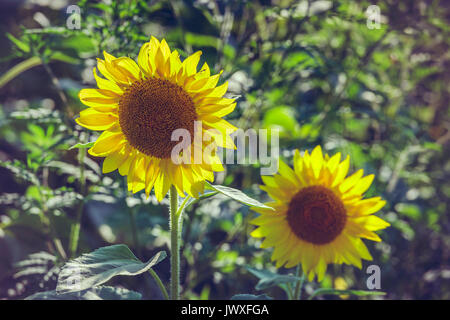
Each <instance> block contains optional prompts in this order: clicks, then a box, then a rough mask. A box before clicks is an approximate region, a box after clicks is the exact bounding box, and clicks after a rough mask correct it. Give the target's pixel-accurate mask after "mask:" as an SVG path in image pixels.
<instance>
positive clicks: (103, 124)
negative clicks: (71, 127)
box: [75, 108, 118, 130]
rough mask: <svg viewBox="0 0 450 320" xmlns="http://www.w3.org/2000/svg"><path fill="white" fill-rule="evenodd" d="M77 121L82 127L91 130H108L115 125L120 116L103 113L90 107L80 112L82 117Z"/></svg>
mask: <svg viewBox="0 0 450 320" xmlns="http://www.w3.org/2000/svg"><path fill="white" fill-rule="evenodd" d="M75 121H76V122H77V123H78V124H79V125H80V126H82V127H85V128H88V129H91V130H107V129H109V128H111V127H112V126H114V125H115V124H116V123H117V121H118V118H117V116H115V115H113V114H112V113H103V112H98V111H95V110H94V109H92V108H88V109H86V110H83V111H81V112H80V117H79V118H77V119H75Z"/></svg>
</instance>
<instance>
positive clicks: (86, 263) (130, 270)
mask: <svg viewBox="0 0 450 320" xmlns="http://www.w3.org/2000/svg"><path fill="white" fill-rule="evenodd" d="M165 257H166V253H165V251H160V252H158V253H157V254H156V255H155V256H154V257H153V258H151V259H150V260H149V261H148V262H146V263H144V262H141V261H140V260H139V259H138V258H136V256H135V255H134V254H133V253H132V252H131V250H130V249H129V248H128V247H127V246H126V245H123V244H118V245H112V246H108V247H103V248H100V249H97V250H95V251H93V252H91V253H87V254H84V255H82V256H81V257H78V258H76V259H74V260H71V261H69V262H67V263H66V264H65V265H64V267H63V269H62V270H61V272H60V274H59V278H58V284H57V286H56V291H57V292H58V293H68V292H76V291H82V290H86V289H89V288H93V287H96V286H100V285H102V284H103V283H105V282H107V281H108V280H110V279H111V278H113V277H115V276H119V275H126V276H135V275H138V274H141V273H144V272H146V271H148V270H149V269H150V268H152V267H154V266H155V265H156V264H158V263H159V262H161V261H162V260H163V259H164V258H165Z"/></svg>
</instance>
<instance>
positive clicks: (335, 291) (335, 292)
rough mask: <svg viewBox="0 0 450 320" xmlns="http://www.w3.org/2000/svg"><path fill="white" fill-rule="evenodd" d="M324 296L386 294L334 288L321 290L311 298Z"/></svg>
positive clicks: (310, 298) (310, 297) (383, 293)
mask: <svg viewBox="0 0 450 320" xmlns="http://www.w3.org/2000/svg"><path fill="white" fill-rule="evenodd" d="M324 294H331V295H347V294H348V295H353V296H383V295H385V294H386V292H382V291H367V290H338V289H332V288H321V289H317V290H316V291H314V292H313V293H312V294H311V295H310V296H309V297H308V299H309V300H312V299H313V298H314V297H316V296H319V295H324Z"/></svg>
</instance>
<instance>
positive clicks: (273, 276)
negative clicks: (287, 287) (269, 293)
mask: <svg viewBox="0 0 450 320" xmlns="http://www.w3.org/2000/svg"><path fill="white" fill-rule="evenodd" d="M246 268H247V270H248V271H250V272H251V273H252V274H253V275H254V276H256V277H258V278H259V282H258V283H257V284H256V286H255V289H256V290H264V289H267V288H270V287H274V286H278V285H280V284H283V283H295V282H297V281H300V280H301V278H299V277H296V276H292V275H284V274H278V273H273V272H270V271H267V270H258V269H254V268H250V267H246Z"/></svg>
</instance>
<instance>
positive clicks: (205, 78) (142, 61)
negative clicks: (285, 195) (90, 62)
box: [76, 37, 236, 201]
mask: <svg viewBox="0 0 450 320" xmlns="http://www.w3.org/2000/svg"><path fill="white" fill-rule="evenodd" d="M200 56H201V51H198V52H196V53H194V54H192V55H191V56H189V57H187V58H186V59H185V60H184V61H183V62H182V61H181V60H180V57H179V54H178V52H177V51H171V50H170V48H169V46H168V45H167V42H166V41H165V40H164V39H163V40H162V41H161V42H160V41H159V40H157V39H156V38H154V37H151V39H150V41H149V42H147V43H145V44H144V45H143V46H142V48H141V49H140V52H139V56H138V60H137V63H136V62H135V61H134V60H132V59H131V58H128V57H119V58H116V57H114V56H112V55H110V54H108V53H107V52H104V57H105V59H104V60H102V59H97V61H98V63H97V68H98V70H99V71H100V72H101V74H102V75H103V76H104V77H105V78H102V77H100V76H99V75H98V74H97V71H96V69H95V68H94V70H93V72H94V77H95V79H96V82H97V86H98V89H82V90H81V91H80V93H79V98H80V100H81V102H82V103H84V104H85V105H87V106H88V107H89V108H88V109H85V110H83V111H81V112H80V117H79V118H77V119H76V122H77V123H78V124H79V125H81V126H83V127H85V128H88V129H90V130H98V131H103V132H102V133H101V135H100V136H99V137H98V139H97V140H96V141H95V144H94V145H93V146H92V147H91V148H90V149H89V153H90V154H91V155H93V156H96V157H105V159H104V162H103V170H102V171H103V173H108V172H112V171H114V170H116V169H118V170H119V173H120V174H121V175H123V176H125V175H126V176H127V184H128V189H129V190H130V191H132V192H133V193H135V192H138V191H140V190H143V189H145V192H146V194H147V196H148V195H149V193H150V191H151V190H152V189H153V187H154V189H155V195H156V198H157V199H158V200H159V201H161V200H162V199H163V198H164V196H165V195H166V194H167V192H168V190H169V188H170V187H171V186H172V185H173V186H175V188H176V190H177V191H178V194H179V195H181V196H185V193H187V194H189V195H191V196H194V197H196V196H198V193H199V192H202V190H203V182H204V181H205V180H209V181H213V180H214V175H213V172H214V171H222V170H223V167H222V163H221V161H220V159H219V158H218V156H217V155H216V152H215V151H216V149H217V147H218V146H219V147H223V148H235V145H234V143H233V140H232V139H231V138H230V136H229V134H230V133H231V132H233V131H234V130H236V128H235V127H234V126H233V125H231V124H230V123H228V122H227V121H225V120H224V119H222V117H223V116H225V115H227V114H229V113H230V112H232V111H233V110H234V108H235V106H236V103H235V102H234V100H233V99H227V98H224V97H223V95H224V94H225V93H226V91H227V87H228V83H227V82H225V83H224V84H222V85H220V86H217V83H218V81H219V77H220V74H221V73H219V74H215V75H211V74H210V69H209V67H208V64H206V63H205V64H203V66H202V68H201V69H200V70H199V71H197V65H198V63H199V60H200ZM198 122H201V125H200V126H196V125H195V124H196V123H198ZM177 129H184V130H187V131H185V132H188V133H189V134H190V136H191V137H194V138H192V140H191V141H192V142H191V147H192V148H191V149H190V150H191V151H192V152H189V153H187V152H186V153H184V154H183V150H181V151H180V155H182V156H183V157H185V159H188V160H190V161H183V162H181V163H178V162H177V163H176V162H174V161H172V158H171V152H172V150H173V149H174V147H175V146H176V145H177V144H178V143H179V142H177V141H172V140H171V136H172V132H173V131H174V130H177ZM196 137H200V139H203V140H208V139H209V140H208V141H210V143H209V144H208V145H204V144H203V143H200V144H198V143H197V144H194V141H195V139H196ZM205 137H206V138H207V139H205ZM207 147H208V148H209V149H208V151H209V152H208V153H206V152H204V151H205V150H206V148H207ZM196 152H200V154H201V156H202V158H200V161H195V160H197V159H198V158H196V159H194V156H195V154H196Z"/></svg>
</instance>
